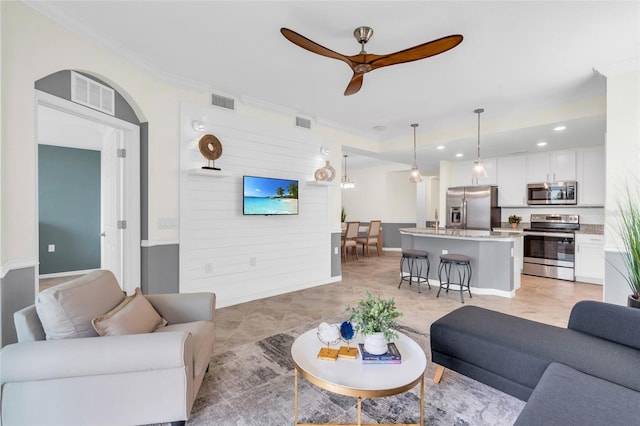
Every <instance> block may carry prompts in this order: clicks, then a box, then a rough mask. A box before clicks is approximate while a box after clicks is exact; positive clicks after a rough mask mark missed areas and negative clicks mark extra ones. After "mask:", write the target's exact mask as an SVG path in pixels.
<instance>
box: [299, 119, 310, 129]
mask: <svg viewBox="0 0 640 426" xmlns="http://www.w3.org/2000/svg"><path fill="white" fill-rule="evenodd" d="M296 126H298V127H304V128H305V129H310V128H311V120H309V119H308V118H302V117H296Z"/></svg>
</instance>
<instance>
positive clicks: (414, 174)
mask: <svg viewBox="0 0 640 426" xmlns="http://www.w3.org/2000/svg"><path fill="white" fill-rule="evenodd" d="M411 127H413V167H411V174H410V175H409V182H411V183H418V182H422V175H421V174H420V170H418V165H417V164H416V127H418V124H417V123H414V124H412V125H411Z"/></svg>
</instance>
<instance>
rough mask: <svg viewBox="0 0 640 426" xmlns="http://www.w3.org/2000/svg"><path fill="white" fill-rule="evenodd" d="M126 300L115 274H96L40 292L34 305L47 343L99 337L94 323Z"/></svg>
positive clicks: (96, 272) (89, 274)
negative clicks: (93, 321) (48, 341)
mask: <svg viewBox="0 0 640 426" xmlns="http://www.w3.org/2000/svg"><path fill="white" fill-rule="evenodd" d="M124 298H125V294H124V293H123V291H122V289H121V288H120V285H119V284H118V281H117V280H116V277H115V276H114V275H113V273H112V272H111V271H106V270H97V271H93V272H90V273H88V274H87V275H84V276H82V277H80V278H77V279H75V280H72V281H69V282H67V283H64V284H60V285H57V286H54V287H51V288H48V289H46V290H44V291H41V292H40V293H38V297H37V298H36V303H35V305H36V311H37V312H38V317H39V318H40V322H41V323H42V328H43V329H44V332H45V335H46V337H47V340H55V339H70V338H76V337H96V336H98V333H96V331H95V330H94V328H93V325H92V324H91V320H92V319H93V318H95V317H97V316H99V315H102V314H104V313H105V312H109V311H110V310H111V309H113V308H114V307H115V306H117V305H118V304H119V303H120V302H122V300H124Z"/></svg>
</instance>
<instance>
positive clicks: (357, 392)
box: [291, 329, 427, 426]
mask: <svg viewBox="0 0 640 426" xmlns="http://www.w3.org/2000/svg"><path fill="white" fill-rule="evenodd" d="M316 333H317V330H315V329H314V330H309V331H307V332H306V333H304V334H302V335H301V336H299V337H298V338H297V339H296V340H295V341H294V342H293V345H292V346H291V357H292V358H293V363H294V365H295V370H294V406H293V420H294V424H295V425H300V426H302V425H312V424H313V425H316V424H317V423H298V373H300V374H301V375H302V377H304V378H305V379H307V380H308V381H309V382H311V383H313V384H314V385H316V386H318V387H320V388H322V389H326V390H328V391H330V392H333V393H337V394H340V395H346V396H352V397H355V398H358V422H357V423H352V424H351V425H358V426H360V425H362V398H381V397H385V396H391V395H397V394H399V393H402V392H406V391H408V390H409V389H411V388H413V387H414V386H416V385H417V384H418V383H420V423H415V424H414V425H424V371H425V369H426V368H427V357H426V356H425V354H424V351H423V350H422V348H421V347H420V346H419V345H418V344H417V343H416V342H414V341H413V340H411V338H409V337H408V336H406V335H404V334H402V333H398V338H397V339H395V340H394V342H395V344H396V346H397V347H398V350H399V351H400V354H401V355H402V363H400V364H363V363H362V359H361V356H360V354H358V358H357V359H349V358H338V359H337V360H336V361H326V360H322V359H319V358H318V352H319V351H320V349H321V348H322V347H324V345H323V344H322V343H321V342H320V341H319V340H318V337H317V335H316ZM360 342H362V338H361V337H359V338H357V339H355V340H354V341H352V343H351V346H353V347H356V346H357V344H358V343H360Z"/></svg>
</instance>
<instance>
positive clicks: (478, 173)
mask: <svg viewBox="0 0 640 426" xmlns="http://www.w3.org/2000/svg"><path fill="white" fill-rule="evenodd" d="M471 177H472V178H473V179H479V178H486V177H487V171H486V170H485V168H484V164H483V163H482V160H481V159H480V158H478V159H477V160H475V161H474V162H473V170H471Z"/></svg>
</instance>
